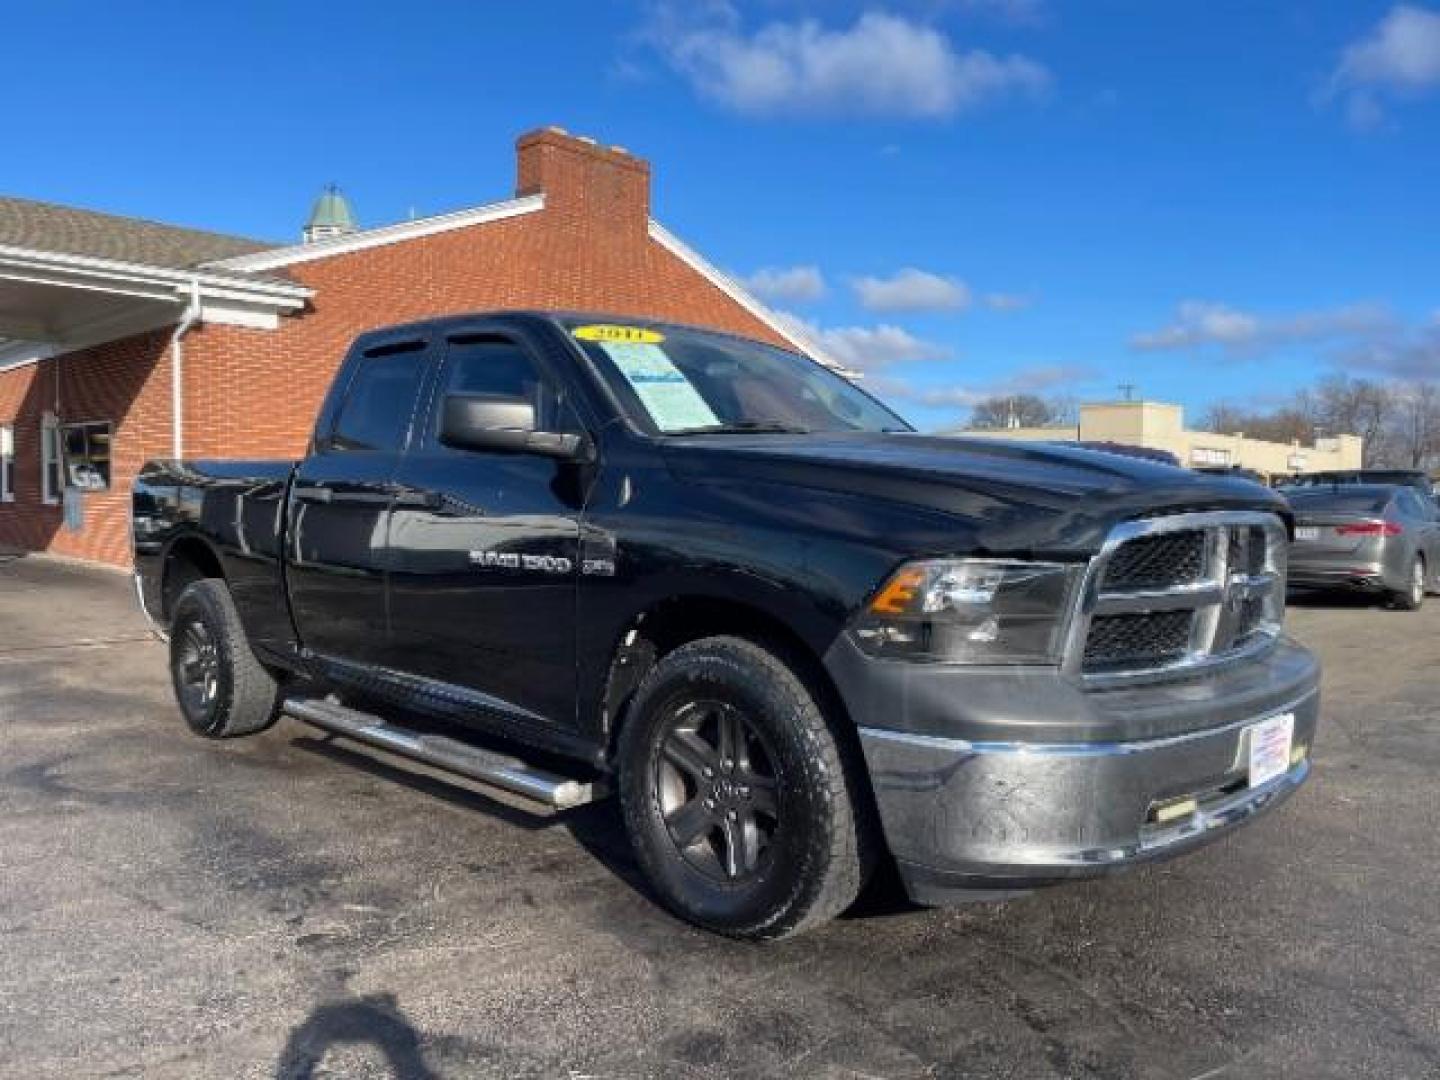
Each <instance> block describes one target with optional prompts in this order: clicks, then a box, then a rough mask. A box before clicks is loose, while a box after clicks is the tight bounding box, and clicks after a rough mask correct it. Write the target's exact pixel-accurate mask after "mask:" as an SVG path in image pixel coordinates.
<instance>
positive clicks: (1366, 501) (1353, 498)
mask: <svg viewBox="0 0 1440 1080" xmlns="http://www.w3.org/2000/svg"><path fill="white" fill-rule="evenodd" d="M1285 497H1286V498H1287V499H1289V500H1290V505H1291V506H1293V507H1294V508H1295V509H1296V510H1306V511H1311V512H1315V511H1322V512H1323V511H1333V512H1335V513H1338V514H1378V513H1380V512H1381V511H1383V510H1384V509H1385V506H1386V504H1387V503H1389V501H1390V492H1389V491H1382V492H1378V493H1377V492H1375V491H1374V490H1367V489H1365V488H1358V489H1357V488H1353V487H1352V488H1351V489H1350V490H1349V491H1346V490H1345V488H1343V487H1342V488H1340V489H1339V490H1331V491H1314V490H1306V489H1304V488H1299V489H1291V490H1289V491H1286V492H1285Z"/></svg>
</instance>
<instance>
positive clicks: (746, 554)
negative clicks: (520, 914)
mask: <svg viewBox="0 0 1440 1080" xmlns="http://www.w3.org/2000/svg"><path fill="white" fill-rule="evenodd" d="M1288 529H1289V519H1288V510H1287V508H1286V505H1285V503H1284V502H1283V501H1282V500H1281V499H1280V498H1279V497H1278V496H1276V495H1274V494H1272V493H1270V492H1267V491H1266V490H1264V489H1262V488H1260V487H1258V486H1257V485H1255V484H1250V483H1246V482H1243V481H1237V480H1231V479H1227V478H1217V477H1204V476H1197V475H1195V474H1193V473H1188V472H1186V471H1184V470H1181V469H1177V468H1172V467H1169V466H1165V465H1158V464H1152V463H1149V462H1145V461H1138V460H1134V459H1132V458H1127V457H1122V456H1119V455H1114V454H1106V453H1100V452H1094V451H1087V450H1082V449H1076V448H1066V447H1059V446H1049V445H1043V446H1042V445H1038V444H1037V445H1022V444H1015V443H1006V442H1003V441H983V440H961V439H948V438H932V437H926V436H922V435H919V434H917V433H915V432H913V431H912V430H911V429H910V428H909V426H908V425H907V424H906V423H905V422H904V421H903V420H901V419H900V418H899V417H898V416H896V415H895V414H894V413H892V412H891V411H890V410H889V409H887V408H886V407H884V406H883V405H881V404H880V403H879V402H878V401H876V400H875V399H874V398H872V397H870V396H869V395H868V394H866V393H865V392H863V391H862V390H861V389H860V388H859V387H858V386H857V385H856V384H854V383H852V382H850V381H848V380H846V379H845V378H842V377H841V376H839V375H837V374H835V373H833V372H831V371H830V370H828V369H826V368H824V367H822V366H820V365H819V364H817V363H815V362H813V361H812V360H810V359H807V358H805V357H803V356H800V355H797V354H794V353H790V352H787V351H783V350H781V349H777V348H774V347H772V346H768V345H763V344H760V343H757V342H753V341H748V340H745V339H742V338H737V337H731V336H728V335H724V334H719V333H714V332H711V331H705V330H699V329H694V328H690V327H684V326H676V325H670V324H664V323H656V322H648V321H637V320H634V319H628V320H626V319H615V318H613V317H611V318H605V317H597V316H588V315H556V314H543V313H535V312H513V313H501V314H486V315H474V316H463V317H451V318H445V319H438V320H434V321H429V322H423V323H416V324H413V325H407V326H399V327H394V328H390V329H386V330H381V331H377V332H374V333H369V334H366V335H364V336H363V337H361V338H360V339H359V340H358V341H357V342H356V343H355V345H354V346H353V348H352V350H351V352H350V354H349V356H348V358H347V359H346V361H345V364H344V366H343V367H342V368H341V370H340V372H339V375H338V377H337V378H336V380H335V384H334V386H333V388H332V390H331V391H330V394H329V396H328V398H327V399H326V401H325V403H324V405H323V407H322V408H321V410H320V415H319V417H318V419H317V421H316V425H315V431H314V436H313V439H312V441H311V444H310V448H309V452H308V453H307V455H306V456H305V457H304V459H302V460H301V461H299V462H292V461H186V462H164V461H162V462H155V463H152V464H150V465H148V466H147V467H146V468H145V470H144V471H143V473H142V475H141V476H140V478H139V480H138V482H137V484H136V486H135V494H134V535H135V561H136V567H137V570H136V573H137V582H138V588H139V592H140V596H141V602H142V603H143V605H144V607H145V609H146V610H147V612H148V613H149V615H150V616H151V618H152V619H153V620H154V622H155V623H156V624H157V626H159V627H162V628H163V631H164V632H165V633H166V635H167V636H168V640H169V643H170V663H171V672H172V675H173V679H174V685H175V692H176V695H177V697H178V699H179V703H180V706H181V709H182V711H183V714H184V717H185V719H186V721H187V722H188V724H189V726H190V728H191V729H192V730H193V731H195V732H197V733H199V734H201V735H206V736H210V737H215V738H223V737H229V736H237V735H247V734H251V733H254V732H258V731H261V730H263V729H264V728H266V727H268V726H269V725H270V724H272V723H273V722H274V721H275V720H276V718H277V716H278V715H279V714H281V713H282V712H283V713H287V714H289V715H291V716H294V717H298V718H300V719H302V720H305V721H308V722H310V723H313V724H317V725H320V726H321V727H323V728H326V729H328V730H330V731H332V732H338V733H340V734H342V735H345V736H349V737H352V738H355V739H358V740H362V741H364V742H367V743H370V744H373V745H376V746H379V747H383V748H385V749H387V750H390V751H394V752H396V753H399V754H402V755H408V756H409V757H412V758H416V759H419V760H421V761H425V762H429V763H431V764H433V765H438V766H442V767H444V768H447V769H451V770H454V771H455V772H458V773H462V774H465V775H467V776H470V777H473V778H476V779H479V780H482V781H484V782H486V783H489V784H491V785H498V786H499V787H501V788H504V789H508V790H509V791H511V792H515V793H518V794H520V795H523V796H526V797H528V798H531V799H534V800H537V801H539V802H542V803H548V804H549V805H550V806H552V807H569V806H574V805H577V804H579V803H583V802H587V801H589V800H592V799H596V798H600V797H602V796H603V795H605V794H606V793H608V792H609V791H615V792H616V793H618V796H619V800H620V804H621V807H622V812H623V817H624V821H625V825H626V828H627V830H628V832H629V835H630V838H631V841H632V843H633V845H634V848H635V853H636V857H637V859H638V861H639V864H640V866H641V867H642V868H643V870H644V872H645V873H646V875H647V876H648V878H649V881H650V882H651V884H652V886H653V888H654V890H655V892H656V894H658V896H659V897H660V898H661V899H662V900H663V901H664V902H665V903H666V904H667V905H668V906H669V907H671V908H672V909H673V910H674V911H676V912H677V913H679V914H680V915H682V916H683V917H685V918H687V919H690V920H692V921H694V922H696V923H698V924H700V925H702V926H705V927H708V928H710V929H712V930H715V931H718V932H721V933H725V934H729V935H732V936H736V937H747V938H773V937H779V936H782V935H785V934H789V933H793V932H796V931H798V930H802V929H805V928H807V927H810V926H813V925H815V924H816V923H818V922H820V921H822V920H824V919H826V918H828V917H830V916H833V915H835V914H837V913H839V912H840V911H842V910H843V909H845V908H846V907H847V906H848V905H850V904H851V903H852V902H853V901H854V899H855V898H856V896H857V894H858V893H859V891H860V889H861V888H862V886H863V885H864V883H865V881H866V879H867V876H868V875H869V874H870V872H871V871H872V869H873V868H874V867H875V866H876V865H877V864H878V863H879V862H880V861H881V860H893V865H894V866H895V867H897V868H898V870H899V874H900V876H901V878H902V879H903V881H904V883H905V886H906V888H907V889H908V890H909V892H910V894H911V896H912V897H913V898H914V899H916V900H917V901H919V902H922V903H946V902H955V901H960V900H966V899H975V898H982V897H995V896H1004V895H1012V894H1014V893H1016V892H1019V891H1023V890H1026V889H1030V888H1033V887H1035V886H1038V885H1045V884H1053V883H1055V882H1059V881H1062V880H1066V879H1072V878H1078V877H1087V876H1091V875H1097V874H1103V873H1107V872H1111V871H1114V870H1116V869H1119V868H1123V867H1126V866H1130V865H1133V864H1135V863H1138V862H1142V861H1146V860H1150V859H1155V858H1160V857H1164V856H1169V855H1173V854H1176V853H1179V852H1182V851H1185V850H1188V849H1190V848H1193V847H1195V846H1196V845H1198V844H1200V843H1203V842H1205V841H1207V840H1210V839H1213V838H1214V837H1217V836H1220V835H1222V834H1223V833H1225V832H1226V831H1227V830H1229V829H1231V828H1233V827H1235V826H1237V825H1239V824H1241V823H1243V822H1245V821H1248V820H1249V819H1251V818H1252V817H1253V816H1254V815H1256V814H1257V813H1258V812H1259V811H1261V810H1263V809H1265V808H1267V807H1269V806H1272V805H1274V804H1275V803H1277V802H1278V801H1280V800H1281V799H1282V798H1283V797H1285V796H1287V795H1289V794H1290V793H1291V792H1292V791H1294V790H1295V789H1296V788H1297V787H1298V786H1299V785H1300V784H1301V783H1302V782H1303V781H1304V780H1305V778H1306V776H1307V775H1308V772H1309V758H1308V751H1309V749H1310V746H1311V743H1312V740H1313V737H1314V734H1315V725H1316V717H1317V711H1318V690H1317V687H1318V670H1317V665H1316V662H1315V660H1314V659H1313V657H1312V656H1311V655H1310V654H1309V653H1308V652H1307V651H1306V650H1304V649H1303V648H1301V647H1299V646H1298V645H1296V644H1295V643H1294V642H1293V641H1291V640H1290V639H1289V638H1288V637H1286V635H1285V634H1284V632H1283V625H1282V624H1283V620H1284V580H1285V562H1284V560H1285V556H1286V549H1287V543H1286V541H1287V531H1288Z"/></svg>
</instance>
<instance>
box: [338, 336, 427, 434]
mask: <svg viewBox="0 0 1440 1080" xmlns="http://www.w3.org/2000/svg"><path fill="white" fill-rule="evenodd" d="M423 356H424V354H423V353H422V352H420V351H419V350H418V349H416V350H410V351H406V352H390V353H383V354H380V355H375V356H367V357H365V358H364V359H363V360H361V362H360V369H359V370H358V371H356V372H355V378H354V379H353V380H352V381H351V383H350V391H349V393H348V394H346V395H345V404H344V405H342V406H341V408H340V416H339V418H338V419H337V420H336V421H335V431H334V434H333V435H331V437H330V445H331V447H332V448H334V449H337V450H399V449H400V448H401V446H402V445H403V444H404V442H405V433H406V430H407V429H408V428H409V426H410V415H411V413H413V412H414V410H415V396H416V394H417V393H418V392H419V390H420V378H421V376H422V375H423V374H424V371H425V365H424V364H423V363H422V359H423Z"/></svg>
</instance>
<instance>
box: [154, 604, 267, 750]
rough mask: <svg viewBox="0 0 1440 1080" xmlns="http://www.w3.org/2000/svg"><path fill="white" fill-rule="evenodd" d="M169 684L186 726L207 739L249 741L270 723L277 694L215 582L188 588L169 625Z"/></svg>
mask: <svg viewBox="0 0 1440 1080" xmlns="http://www.w3.org/2000/svg"><path fill="white" fill-rule="evenodd" d="M170 680H171V684H172V685H173V686H174V688H175V700H176V701H177V702H178V703H179V705H180V711H181V713H182V714H183V715H184V717H185V723H186V724H187V725H189V727H190V730H191V731H193V732H195V734H197V735H203V736H205V737H206V738H207V739H233V738H237V737H239V736H241V735H253V734H255V733H256V732H259V731H264V730H265V729H266V728H268V727H269V726H270V725H271V724H273V723H275V720H276V718H277V717H278V716H279V704H280V690H279V687H278V686H277V685H276V683H275V680H274V679H273V678H272V677H271V676H270V673H269V672H268V671H266V670H265V668H264V667H263V666H262V665H261V663H260V661H259V660H257V659H256V658H255V654H254V653H253V652H252V651H251V650H250V643H249V642H248V641H246V640H245V630H244V628H243V627H241V625H240V616H239V615H238V614H237V613H236V611H235V602H234V601H233V600H232V599H231V598H230V592H229V590H228V589H226V587H225V583H224V582H223V581H221V580H219V579H218V578H205V579H202V580H200V581H194V582H191V583H190V584H189V585H187V586H186V587H185V591H184V592H182V593H181V594H180V598H179V599H178V600H176V601H175V611H174V615H173V616H172V617H171V620H170Z"/></svg>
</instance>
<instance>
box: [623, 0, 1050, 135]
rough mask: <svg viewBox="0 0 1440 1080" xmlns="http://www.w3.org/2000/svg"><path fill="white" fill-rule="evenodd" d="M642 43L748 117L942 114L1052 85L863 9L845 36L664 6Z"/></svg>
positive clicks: (721, 4) (720, 6)
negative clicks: (751, 26)
mask: <svg viewBox="0 0 1440 1080" xmlns="http://www.w3.org/2000/svg"><path fill="white" fill-rule="evenodd" d="M652 15H653V17H652V20H651V25H650V27H649V31H648V34H647V36H648V37H649V39H650V40H651V41H652V42H653V43H654V44H655V46H656V47H657V48H658V49H659V50H660V52H661V53H662V55H663V56H664V57H665V59H666V60H667V61H668V62H669V63H670V65H671V66H672V67H674V68H675V70H677V71H678V72H679V73H680V74H682V75H683V76H684V77H685V78H686V79H687V80H688V81H689V82H690V83H691V85H692V86H694V88H695V90H696V91H697V92H698V93H699V94H700V95H701V96H703V97H706V98H709V99H710V100H712V101H715V102H718V103H719V104H721V105H723V106H726V107H727V108H731V109H734V110H736V111H738V112H745V113H759V114H765V113H843V114H847V115H852V114H855V113H865V114H870V115H877V116H882V115H883V116H906V117H946V116H953V115H954V114H956V113H958V112H961V111H963V110H966V109H972V108H975V107H977V106H979V105H982V104H984V103H986V102H988V101H991V100H993V99H995V98H999V97H1005V96H1009V95H1021V96H1029V97H1036V96H1039V95H1041V94H1043V93H1044V92H1045V91H1046V90H1047V89H1048V88H1049V86H1050V82H1051V77H1050V73H1049V71H1048V70H1047V69H1046V68H1045V67H1044V65H1042V64H1040V63H1039V62H1037V61H1035V60H1032V59H1030V58H1029V57H1026V56H1021V55H1019V54H1011V55H1008V56H996V55H995V54H993V53H990V52H986V51H985V50H983V49H970V50H966V51H961V50H959V49H957V48H956V46H955V45H954V43H953V42H952V41H951V40H950V38H948V37H947V36H946V35H945V34H944V33H942V32H941V31H940V30H937V29H935V28H934V27H932V26H927V25H925V24H923V23H920V22H916V21H912V20H910V19H907V18H905V17H903V16H899V15H892V14H887V13H885V12H880V11H870V12H866V13H865V14H863V15H861V16H860V17H859V18H858V19H857V20H856V21H855V23H854V24H853V25H852V26H850V27H848V28H842V29H836V28H832V27H827V26H825V25H822V24H821V23H820V22H819V21H817V20H815V19H801V20H797V21H792V22H771V23H768V24H766V25H764V26H761V27H759V28H758V29H755V30H753V31H747V29H746V28H745V27H744V26H743V24H742V21H741V18H740V15H739V12H738V11H737V10H736V8H735V6H734V5H733V4H731V3H729V2H728V0H708V2H700V0H696V2H694V3H690V4H678V3H676V2H674V0H671V2H668V3H661V4H659V5H658V6H656V7H654V8H653V9H652Z"/></svg>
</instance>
